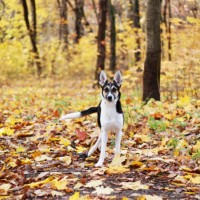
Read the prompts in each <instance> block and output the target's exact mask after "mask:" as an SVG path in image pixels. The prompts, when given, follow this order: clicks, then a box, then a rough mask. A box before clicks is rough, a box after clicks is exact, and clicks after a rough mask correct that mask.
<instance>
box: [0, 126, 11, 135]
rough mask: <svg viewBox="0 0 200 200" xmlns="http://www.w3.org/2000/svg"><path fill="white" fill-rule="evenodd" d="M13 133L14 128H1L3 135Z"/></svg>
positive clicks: (0, 132) (0, 131)
mask: <svg viewBox="0 0 200 200" xmlns="http://www.w3.org/2000/svg"><path fill="white" fill-rule="evenodd" d="M13 134H14V130H13V129H10V128H9V127H4V128H1V129H0V136H3V135H9V136H11V135H13Z"/></svg>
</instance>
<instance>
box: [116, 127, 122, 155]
mask: <svg viewBox="0 0 200 200" xmlns="http://www.w3.org/2000/svg"><path fill="white" fill-rule="evenodd" d="M122 134H123V133H122V131H121V130H120V131H119V132H117V133H116V136H115V155H117V154H120V146H121V139H122Z"/></svg>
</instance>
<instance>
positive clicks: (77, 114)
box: [59, 112, 81, 121]
mask: <svg viewBox="0 0 200 200" xmlns="http://www.w3.org/2000/svg"><path fill="white" fill-rule="evenodd" d="M79 117H81V113H80V112H75V113H70V114H67V115H64V116H62V117H61V118H60V119H59V120H60V121H62V120H65V119H75V118H79Z"/></svg>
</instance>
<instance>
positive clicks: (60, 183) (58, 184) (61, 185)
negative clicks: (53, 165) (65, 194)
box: [51, 177, 68, 190]
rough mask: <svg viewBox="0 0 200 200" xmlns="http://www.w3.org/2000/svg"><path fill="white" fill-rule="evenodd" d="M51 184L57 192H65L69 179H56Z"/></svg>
mask: <svg viewBox="0 0 200 200" xmlns="http://www.w3.org/2000/svg"><path fill="white" fill-rule="evenodd" d="M51 184H52V185H53V187H54V188H55V189H57V190H64V189H66V186H67V184H68V180H67V177H64V178H62V179H59V178H56V179H53V180H51Z"/></svg>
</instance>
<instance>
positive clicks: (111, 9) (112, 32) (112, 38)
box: [109, 0, 116, 72]
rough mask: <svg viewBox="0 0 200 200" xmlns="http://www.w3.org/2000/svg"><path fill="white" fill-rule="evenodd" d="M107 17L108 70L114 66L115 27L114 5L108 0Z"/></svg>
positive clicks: (113, 69) (112, 69)
mask: <svg viewBox="0 0 200 200" xmlns="http://www.w3.org/2000/svg"><path fill="white" fill-rule="evenodd" d="M109 17H110V70H111V71H113V72H114V71H115V68H116V28H115V7H114V6H113V5H112V2H111V0H109Z"/></svg>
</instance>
